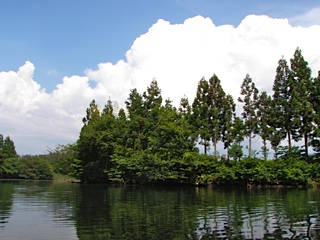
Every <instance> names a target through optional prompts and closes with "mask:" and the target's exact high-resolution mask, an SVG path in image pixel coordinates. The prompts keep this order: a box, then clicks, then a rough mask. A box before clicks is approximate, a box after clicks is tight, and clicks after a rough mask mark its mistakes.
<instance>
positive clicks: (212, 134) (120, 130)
mask: <svg viewBox="0 0 320 240" xmlns="http://www.w3.org/2000/svg"><path fill="white" fill-rule="evenodd" d="M239 91H240V97H239V98H238V99H237V101H238V103H239V105H240V106H241V107H242V111H241V114H240V116H237V114H236V102H235V100H234V99H233V97H232V96H231V95H230V94H228V93H226V92H225V91H224V89H223V87H222V85H221V81H220V79H219V77H218V76H217V75H216V74H213V76H212V77H211V78H209V79H208V80H207V79H205V78H202V79H200V81H199V83H198V86H197V89H196V96H195V98H194V99H193V101H192V102H191V103H190V102H189V99H188V98H187V97H186V96H184V97H183V98H181V101H180V105H179V107H175V106H173V104H172V102H171V100H170V99H165V100H164V101H163V98H162V95H161V89H160V88H159V86H158V83H157V81H156V80H155V79H154V80H152V81H151V83H150V85H149V86H148V87H147V89H146V91H144V92H143V93H139V92H138V90H137V89H132V90H131V91H130V94H129V96H128V98H127V100H126V101H125V109H119V110H118V109H114V104H113V102H112V101H111V99H109V100H108V101H107V103H106V104H105V106H104V107H103V108H100V106H98V104H97V103H96V102H95V100H92V102H91V103H90V104H89V107H88V108H87V110H86V115H85V117H84V118H83V127H82V128H81V131H80V134H79V139H78V140H77V142H76V143H74V144H70V145H67V146H63V145H58V146H57V148H56V149H54V150H51V149H49V150H48V153H47V154H43V155H41V156H23V157H18V156H17V155H16V153H15V152H14V154H13V155H10V156H9V155H5V154H7V153H6V152H7V150H5V149H7V148H8V147H2V146H5V145H6V146H9V145H10V144H8V143H6V144H4V142H5V141H4V140H2V141H0V177H2V178H35V179H51V178H52V177H53V176H54V174H57V173H58V174H62V175H70V176H72V177H76V178H78V179H80V180H81V181H82V182H118V183H134V184H135V183H138V184H143V183H164V182H166V183H167V182H172V183H188V184H205V185H207V184H251V183H254V184H268V185H278V184H287V185H308V184H315V183H317V182H319V181H320V173H319V172H320V171H318V170H320V161H319V157H318V155H319V152H320V141H319V140H320V131H319V123H320V113H319V110H320V97H319V96H320V95H319V93H320V75H318V77H316V78H312V77H311V69H310V68H309V66H308V62H307V61H306V60H304V58H303V56H302V52H301V50H300V49H299V48H297V49H296V50H295V52H294V55H293V58H291V59H290V66H289V64H288V62H287V61H286V60H285V59H284V58H283V57H282V58H281V59H280V60H279V62H278V66H277V68H276V74H275V78H274V80H273V91H272V93H271V95H268V93H267V92H265V91H263V92H259V90H258V89H257V87H256V86H255V83H254V81H253V80H252V78H251V77H250V75H249V74H247V75H246V76H245V78H244V79H243V82H242V84H241V87H240V90H239ZM257 136H259V137H260V138H258V139H259V140H261V146H262V147H261V149H259V150H257V149H253V147H252V143H253V140H254V139H255V138H256V137H257ZM2 139H3V137H2ZM255 141H256V140H255ZM1 142H2V143H1ZM7 142H10V141H9V140H7ZM286 142H287V143H286ZM293 142H299V143H302V144H303V147H302V148H300V147H297V146H294V144H293ZM1 144H2V145H1ZM244 144H248V146H247V149H248V151H247V152H244V150H243V145H244ZM11 145H12V144H11ZM218 145H219V146H221V145H222V146H223V147H224V149H225V150H224V152H225V153H226V154H220V153H219V151H218ZM268 146H271V148H272V149H273V150H274V152H275V157H274V159H272V158H268V156H269V154H270V151H269V149H268ZM210 147H211V148H212V154H211V152H210V151H209V149H210ZM309 147H312V148H313V153H312V154H310V153H309V151H308V149H309ZM220 148H221V147H219V149H220ZM2 149H4V150H2ZM258 152H261V153H262V158H261V159H258V158H257V156H258V155H257V153H258ZM271 159H272V160H273V161H267V160H271ZM240 160H241V161H240ZM39 169H42V170H41V171H40V170H39Z"/></svg>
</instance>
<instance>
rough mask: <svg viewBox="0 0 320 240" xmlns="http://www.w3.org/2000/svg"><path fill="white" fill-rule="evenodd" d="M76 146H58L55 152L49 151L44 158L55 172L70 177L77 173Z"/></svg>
mask: <svg viewBox="0 0 320 240" xmlns="http://www.w3.org/2000/svg"><path fill="white" fill-rule="evenodd" d="M76 150H77V149H76V146H75V144H68V145H61V144H59V145H57V146H56V148H55V149H54V150H51V149H48V154H46V155H45V156H44V157H46V158H47V159H48V161H49V162H50V164H51V165H52V167H53V169H54V172H55V173H57V174H62V175H69V174H71V175H72V173H73V172H74V171H75V169H74V167H76V166H75V165H74V164H75V163H76V158H77V152H76Z"/></svg>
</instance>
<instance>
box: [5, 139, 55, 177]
mask: <svg viewBox="0 0 320 240" xmlns="http://www.w3.org/2000/svg"><path fill="white" fill-rule="evenodd" d="M53 175H54V168H53V165H52V164H51V163H50V162H49V161H48V157H46V156H22V157H21V156H18V154H17V152H16V149H15V145H14V142H13V141H12V140H11V139H10V137H9V136H8V137H6V138H5V139H4V138H3V135H2V134H0V179H1V178H4V179H52V178H53Z"/></svg>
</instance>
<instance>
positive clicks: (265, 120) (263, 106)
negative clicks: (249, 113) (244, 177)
mask: <svg viewBox="0 0 320 240" xmlns="http://www.w3.org/2000/svg"><path fill="white" fill-rule="evenodd" d="M270 106H271V97H270V96H268V95H267V92H265V91H264V92H262V93H261V94H260V96H259V105H258V114H257V115H258V119H259V123H258V125H259V135H260V137H261V139H262V144H263V145H262V147H261V149H262V153H263V158H264V160H267V157H268V148H267V140H269V136H270V116H271V115H270V111H271V110H272V108H271V107H270Z"/></svg>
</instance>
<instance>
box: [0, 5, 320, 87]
mask: <svg viewBox="0 0 320 240" xmlns="http://www.w3.org/2000/svg"><path fill="white" fill-rule="evenodd" d="M317 6H320V3H319V1H312V0H309V1H297V0H290V1H276V0H271V1H249V0H244V1H239V0H232V1H214V0H162V1H156V0H136V1H132V0H119V1H109V0H94V1H87V0H86V1H85V0H77V1H76V0H67V1H49V0H32V1H26V0H19V1H17V0H2V1H1V2H0V8H1V9H2V11H1V15H0V29H1V31H0V52H1V56H2V57H1V58H0V70H2V71H8V70H16V69H18V67H19V66H20V65H21V64H23V63H24V62H25V61H26V60H29V61H31V62H32V63H34V64H35V66H36V71H35V75H34V78H35V80H36V81H37V82H38V83H40V84H41V86H43V87H45V88H46V89H47V90H48V91H52V90H53V89H54V88H55V86H56V84H58V83H60V82H61V79H62V77H63V76H71V75H74V74H82V73H83V71H84V70H85V69H86V68H95V67H96V66H97V64H98V63H101V62H112V63H116V62H117V61H118V60H120V59H123V58H124V55H125V53H126V51H127V50H128V49H129V48H130V46H131V45H132V43H133V41H134V40H135V39H136V38H137V37H138V36H140V35H141V34H143V33H145V32H146V31H147V30H148V29H149V28H150V27H151V26H152V25H153V24H154V23H156V22H157V20H158V19H164V20H166V21H169V22H170V23H171V24H179V23H183V22H184V20H185V19H187V18H191V17H194V16H197V15H201V16H203V17H210V18H211V19H212V21H213V23H214V24H215V25H223V24H231V25H233V26H237V25H238V24H239V23H240V22H241V21H242V19H243V18H244V17H245V16H247V15H249V14H257V15H262V14H266V15H268V16H270V17H275V18H291V17H293V16H296V15H299V14H303V13H304V12H307V11H308V10H310V9H312V8H314V7H317Z"/></svg>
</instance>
